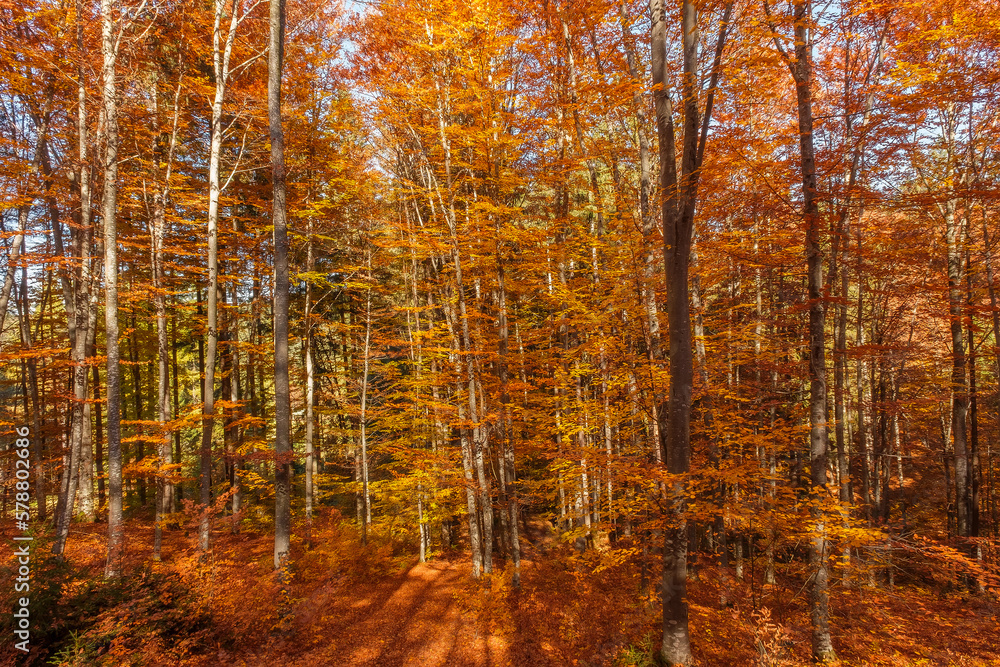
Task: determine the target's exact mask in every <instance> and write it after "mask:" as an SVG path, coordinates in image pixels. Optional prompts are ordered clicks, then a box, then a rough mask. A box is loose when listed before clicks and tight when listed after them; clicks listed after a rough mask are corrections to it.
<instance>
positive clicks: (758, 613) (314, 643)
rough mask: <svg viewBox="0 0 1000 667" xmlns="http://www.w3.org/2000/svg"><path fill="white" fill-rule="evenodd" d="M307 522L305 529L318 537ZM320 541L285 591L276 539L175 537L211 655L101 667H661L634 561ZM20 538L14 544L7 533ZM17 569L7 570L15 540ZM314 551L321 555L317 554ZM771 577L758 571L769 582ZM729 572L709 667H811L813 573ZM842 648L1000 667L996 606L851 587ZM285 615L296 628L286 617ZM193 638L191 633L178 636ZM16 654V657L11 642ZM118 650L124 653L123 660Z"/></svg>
mask: <svg viewBox="0 0 1000 667" xmlns="http://www.w3.org/2000/svg"><path fill="white" fill-rule="evenodd" d="M105 529H106V528H105V527H104V526H103V525H95V526H82V527H74V531H73V533H72V534H71V538H70V542H69V547H68V555H69V558H70V560H71V561H72V562H73V563H74V565H76V566H78V567H79V568H81V571H82V572H84V573H90V575H91V576H93V577H95V578H96V577H98V576H99V573H100V571H101V568H102V567H103V562H104V553H103V552H104V539H105V537H104V530H105ZM305 532H306V531H305V526H302V525H300V526H297V533H296V534H297V535H298V536H301V535H303V534H305ZM310 532H311V535H310V540H309V544H308V545H307V544H306V541H305V540H304V539H302V538H301V537H299V538H298V539H295V540H294V541H293V554H292V555H293V560H294V567H293V571H292V574H291V580H290V583H289V584H287V585H286V586H285V588H284V589H283V588H282V586H281V585H280V584H279V582H278V581H277V580H276V578H275V576H274V575H273V572H272V568H271V561H272V549H273V542H272V538H271V537H270V536H269V535H267V534H266V533H263V532H259V533H257V532H249V531H248V532H244V533H243V534H232V533H231V532H229V531H228V530H226V529H224V528H223V529H220V530H218V531H216V533H215V534H214V535H213V544H214V546H213V551H212V557H211V558H210V559H209V560H208V561H207V562H205V563H201V564H199V562H198V559H197V553H196V551H195V547H194V533H193V532H191V533H190V534H185V532H184V531H183V530H173V531H169V532H168V533H167V536H166V539H165V544H164V561H163V562H162V563H159V564H154V565H153V567H154V568H158V569H161V570H165V571H173V572H179V573H181V574H182V575H183V576H184V577H185V578H186V581H188V582H190V585H191V586H193V587H195V588H197V590H198V591H199V594H200V598H201V600H202V601H203V603H204V604H205V605H206V606H207V608H208V609H209V610H210V613H211V619H212V638H213V639H212V641H211V642H210V643H211V644H214V645H211V646H206V645H205V643H204V642H202V644H201V645H200V648H198V649H197V650H195V651H193V652H192V654H191V655H189V656H188V657H187V658H186V659H184V660H179V661H174V662H172V663H171V662H163V660H162V659H159V660H158V659H157V658H156V656H154V655H148V656H147V655H143V654H134V655H131V656H127V657H121V661H120V662H116V661H115V660H116V659H113V658H110V657H108V658H106V661H105V662H102V663H101V664H139V665H147V664H148V665H162V664H186V665H234V666H236V665H239V666H246V667H271V665H274V664H281V665H283V666H288V667H307V666H309V667H311V666H325V665H329V666H331V667H362V666H369V665H370V666H375V667H397V666H399V667H437V666H442V667H443V666H452V665H454V666H456V667H465V666H468V667H493V666H498V667H499V666H506V665H511V666H520V665H526V666H533V665H538V666H540V667H547V666H554V667H560V666H563V665H577V666H580V667H595V666H597V665H643V664H647V665H648V664H652V663H650V662H648V659H647V658H645V657H644V654H648V653H649V652H651V650H652V647H653V645H654V643H655V638H656V635H657V632H656V628H657V623H658V619H657V613H656V611H655V609H654V607H653V606H652V605H648V604H645V603H643V602H642V601H641V599H640V596H639V592H640V576H639V569H638V567H637V565H636V563H635V562H633V560H628V561H626V562H625V563H624V564H622V565H616V566H611V567H608V568H607V569H603V570H602V571H600V572H597V573H595V572H594V569H595V567H597V566H598V565H599V564H600V563H601V562H602V560H603V561H607V560H608V558H609V557H608V556H602V555H600V554H597V553H594V552H588V553H587V554H585V555H584V556H583V557H580V556H576V555H574V552H572V550H570V549H569V548H568V547H566V546H565V545H561V544H559V543H557V542H556V541H555V539H554V538H553V537H552V536H551V535H547V534H546V533H545V529H544V526H543V525H542V524H541V523H539V522H536V523H535V524H534V525H533V531H532V532H531V533H530V534H531V536H532V542H533V543H527V544H526V545H525V560H524V561H523V564H522V577H523V585H522V587H521V589H520V590H513V589H512V588H511V586H510V583H509V576H508V574H509V573H508V572H506V571H502V572H498V573H496V574H495V575H494V576H492V577H488V578H485V579H484V580H482V581H480V582H474V581H473V580H472V578H471V576H470V575H471V572H470V566H469V560H468V554H463V553H450V554H445V555H444V556H443V557H439V558H436V559H434V560H432V561H431V562H428V563H418V562H416V558H414V557H413V556H412V555H411V553H409V549H406V548H403V547H402V546H401V545H398V544H397V545H396V546H395V549H396V552H395V553H394V551H393V548H394V547H393V545H392V543H391V542H390V541H388V540H384V539H382V538H381V537H379V536H375V538H373V540H372V543H371V544H369V545H367V546H362V545H361V544H360V543H359V540H358V539H357V535H356V533H355V531H354V530H353V528H352V527H351V526H350V525H349V524H347V523H345V522H341V521H339V519H337V518H334V517H326V518H323V519H320V520H317V521H316V522H315V523H314V524H313V526H312V529H311V531H310ZM8 537H9V536H8ZM151 542H152V527H151V525H150V524H149V523H148V522H140V521H133V522H130V523H129V526H128V542H127V549H126V556H125V566H126V568H128V567H134V566H138V565H140V564H142V563H144V562H146V563H148V560H149V559H148V556H149V548H148V546H147V545H149V544H151ZM5 543H6V545H7V546H4V547H3V549H4V550H5V552H6V553H5V554H4V558H3V560H4V561H5V562H9V559H10V547H9V545H10V541H9V540H5ZM307 547H308V548H307ZM758 579H759V577H758ZM721 581H722V580H721V578H720V577H719V574H718V572H717V571H716V570H715V569H714V568H711V567H702V568H700V570H699V571H698V573H697V576H696V577H695V578H693V579H692V581H691V585H690V589H689V590H690V601H691V629H692V638H693V644H694V651H695V655H696V657H697V659H698V664H699V665H703V666H706V667H716V666H718V667H722V666H728V665H804V664H808V646H809V627H808V616H807V609H806V598H805V594H804V592H803V591H802V586H801V580H796V579H794V578H791V577H789V578H787V579H784V578H780V579H779V583H778V585H776V586H767V587H764V586H761V585H760V584H759V583H758V584H757V585H755V586H751V585H750V583H749V578H748V581H744V582H733V583H731V584H730V586H729V587H728V588H727V591H728V593H727V596H726V598H727V601H728V603H729V604H727V605H723V604H721V597H722V596H721V594H722V591H723V586H722V584H721V583H720V582H721ZM831 609H832V615H833V616H832V625H833V628H834V643H835V645H836V646H837V648H838V651H839V653H840V656H841V658H842V660H843V662H842V664H843V665H859V666H861V665H878V666H883V665H884V666H886V667H889V666H896V665H900V666H904V665H914V666H916V665H958V666H962V667H972V666H986V665H1000V624H998V616H997V614H998V607H997V605H996V603H995V601H990V600H987V599H985V598H982V597H970V596H967V595H966V596H963V595H961V594H960V593H955V594H941V593H938V592H935V591H934V590H929V589H926V588H918V587H915V586H912V585H910V586H898V587H895V588H893V589H887V588H886V587H885V586H877V587H862V588H852V589H845V588H843V587H839V586H837V587H835V588H834V589H833V594H832V600H831ZM282 616H284V620H281V618H282ZM176 639H178V640H179V639H180V638H176ZM0 648H2V650H3V651H4V652H5V653H7V655H5V656H3V660H6V661H7V663H6V664H13V663H12V662H11V658H10V653H9V650H10V649H9V645H4V646H2V647H0ZM109 655H110V654H109Z"/></svg>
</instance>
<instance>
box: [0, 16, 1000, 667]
mask: <svg viewBox="0 0 1000 667" xmlns="http://www.w3.org/2000/svg"><path fill="white" fill-rule="evenodd" d="M269 8H270V9H269ZM286 12H287V16H286ZM282 45H283V46H282ZM0 49H2V53H3V54H4V59H3V60H4V67H3V68H2V73H0V137H2V142H0V164H2V166H3V169H2V170H0V174H2V175H0V191H2V193H3V198H4V206H3V207H2V216H0V222H2V225H3V228H2V230H0V236H2V238H3V242H4V248H5V253H6V255H5V257H6V259H5V260H4V262H3V272H4V284H3V292H2V294H0V336H2V338H0V354H2V355H3V359H4V360H5V361H4V367H3V370H2V377H0V392H2V393H3V396H5V397H6V400H4V401H3V402H2V405H0V421H2V423H3V424H5V425H6V426H5V429H7V430H9V431H11V432H12V431H13V427H14V426H15V425H21V424H28V425H29V426H30V427H31V431H32V438H33V440H32V442H33V444H32V446H33V454H32V456H33V459H32V465H33V468H32V471H33V472H32V489H33V494H34V496H33V503H34V507H35V513H36V517H37V519H38V520H39V521H40V522H48V524H50V525H51V527H52V529H53V530H54V531H55V551H56V553H62V551H63V549H64V548H65V544H66V541H67V539H72V526H73V522H75V521H87V522H94V521H107V522H108V529H109V542H108V561H107V563H108V564H107V572H108V574H109V575H111V574H114V573H115V572H116V567H117V566H116V557H117V555H116V554H117V550H118V549H120V548H121V545H120V541H121V540H120V538H121V530H122V525H123V521H124V520H125V518H126V517H127V516H130V515H138V514H142V513H149V514H150V515H154V514H155V522H156V524H155V525H156V537H155V543H154V544H150V545H149V548H150V553H151V555H152V557H154V558H157V559H158V558H159V557H160V554H161V549H162V534H163V531H169V530H172V529H175V528H176V527H177V526H178V524H180V523H182V522H185V523H186V522H194V523H196V524H197V525H198V526H199V529H198V531H197V532H198V540H199V546H200V549H201V550H202V551H204V552H208V551H209V550H210V549H211V548H212V527H213V525H216V526H217V525H218V524H219V522H220V520H221V519H222V518H224V517H229V523H228V525H229V526H231V527H232V529H233V530H240V529H241V527H242V528H243V529H249V527H250V526H251V525H252V526H253V527H254V529H267V530H273V531H274V532H275V540H276V542H275V567H287V565H288V563H287V557H288V551H289V544H290V543H289V539H290V531H291V530H292V526H293V525H296V526H298V525H300V524H299V523H293V520H294V521H295V522H297V521H299V519H302V520H303V522H302V524H301V525H303V526H305V528H304V530H306V531H308V525H309V522H310V521H311V520H312V518H313V516H314V514H315V513H317V512H321V511H325V510H326V508H331V507H333V508H337V509H338V510H339V511H341V512H342V513H344V514H346V515H351V516H353V518H354V520H356V522H357V526H358V529H359V531H361V532H362V534H363V535H365V537H366V538H367V536H368V533H369V531H371V530H378V531H384V532H390V533H392V534H395V535H399V536H404V537H405V538H406V539H409V540H412V545H413V548H414V550H417V549H418V550H419V554H420V558H421V560H423V559H424V558H428V557H430V555H431V554H432V553H435V552H438V551H440V550H442V549H447V548H451V547H454V546H462V547H467V548H468V549H469V550H470V551H471V561H472V573H473V576H475V577H480V576H481V575H483V574H491V573H499V572H501V571H502V572H503V573H504V575H503V576H509V577H512V579H513V582H514V585H515V586H516V585H517V582H518V581H519V577H520V556H521V541H522V539H523V530H524V525H525V523H524V522H525V518H526V517H527V516H533V517H540V516H543V517H548V518H549V519H550V520H551V521H552V524H553V526H554V528H555V529H556V530H557V531H558V533H559V534H560V535H561V536H562V537H563V538H564V539H566V540H567V541H569V542H571V543H574V544H576V545H578V548H580V549H583V550H588V549H594V550H596V551H598V552H601V553H604V554H605V555H606V556H607V557H609V558H612V559H619V560H621V559H641V560H642V562H643V563H645V564H647V565H648V566H651V565H652V564H653V562H654V559H655V560H657V561H658V564H657V565H656V568H659V567H660V565H662V572H663V577H662V587H661V588H660V594H661V596H662V602H663V610H664V611H663V614H664V617H663V619H664V625H663V627H664V636H663V644H662V655H663V658H664V660H666V661H667V662H668V663H670V664H674V663H676V664H688V663H690V662H691V661H692V657H691V651H690V642H689V636H688V622H687V618H688V611H687V600H686V593H685V586H686V585H687V584H686V582H687V578H688V575H687V567H688V566H687V563H688V560H689V557H690V556H689V554H690V553H691V552H693V551H694V552H698V553H700V554H701V555H702V557H704V556H705V554H708V553H711V554H715V557H716V558H718V564H719V568H720V570H719V571H720V572H723V573H726V574H725V576H727V577H729V576H732V577H743V576H744V567H745V565H744V563H745V561H746V559H748V558H757V559H759V562H763V563H764V566H763V570H764V572H763V575H762V576H763V577H764V578H765V579H766V580H768V581H773V580H774V577H775V571H776V570H780V569H781V568H799V569H802V570H803V571H805V572H806V575H804V576H805V581H807V582H808V587H809V590H810V608H811V612H812V618H811V622H812V627H813V653H814V656H815V657H816V658H817V659H819V660H821V661H828V660H832V659H834V657H835V647H834V646H833V644H832V642H831V638H830V629H829V624H828V615H829V612H828V608H827V607H828V601H827V587H828V586H830V585H832V583H833V582H837V583H841V582H842V583H844V584H845V585H851V582H853V581H860V580H868V579H874V578H876V577H879V576H887V577H898V576H911V575H912V574H913V573H912V572H910V571H908V570H907V569H906V568H901V567H899V566H898V565H897V561H898V560H900V559H902V560H904V561H905V562H907V563H912V562H913V558H912V555H913V554H918V555H919V554H923V553H925V546H926V544H927V542H926V540H930V541H931V543H933V544H935V545H936V550H935V551H933V553H935V554H938V556H934V557H936V558H940V554H942V553H946V554H949V555H948V558H947V565H948V567H950V568H952V569H953V571H954V574H955V577H956V581H958V582H960V585H962V586H967V587H969V588H971V589H974V590H976V591H980V590H981V589H983V588H984V587H990V586H995V585H996V584H997V571H998V570H997V567H998V565H997V557H998V554H997V541H996V540H997V527H998V523H997V520H998V510H997V505H996V501H997V492H996V488H995V482H996V477H997V473H998V471H1000V465H998V461H996V460H995V459H996V455H995V450H996V449H997V444H996V443H997V441H998V438H1000V345H998V331H1000V305H998V304H997V290H998V289H1000V287H998V285H997V282H996V278H997V276H996V275H995V271H996V270H997V269H996V267H995V266H994V264H995V261H996V259H995V255H996V254H997V253H996V239H997V237H998V236H1000V228H998V226H997V220H998V216H997V213H998V211H1000V204H998V197H997V196H996V193H997V182H996V181H997V178H998V176H1000V161H998V148H1000V146H998V144H997V136H998V131H1000V126H998V123H1000V68H998V67H997V65H998V62H1000V9H998V7H997V5H996V4H995V3H993V2H989V1H987V0H971V1H966V2H955V1H954V0H927V1H925V2H921V3H900V2H889V1H886V2H881V1H879V0H864V1H862V0H839V1H838V2H832V3H824V4H822V5H820V4H816V5H813V4H812V3H811V2H809V0H798V1H789V2H784V1H777V0H776V1H774V2H771V1H770V0H752V1H745V0H736V1H733V2H724V1H721V0H720V1H704V2H694V1H693V0H681V1H673V0H672V1H670V2H667V1H666V0H650V1H649V4H648V5H646V4H643V3H633V2H628V1H626V0H620V1H615V2H610V1H609V0H583V1H579V2H560V1H553V2H549V1H548V0H546V1H544V2H534V1H532V0H529V1H528V2H519V3H517V2H504V1H503V0H469V1H466V2H454V1H453V0H423V1H420V2H417V1H415V0H399V1H398V2H385V1H383V0H373V1H372V2H369V3H364V4H362V5H348V6H339V5H335V4H330V3H323V2H316V1H315V0H289V2H288V6H287V10H286V8H285V7H284V2H278V1H277V0H272V2H271V3H270V5H269V4H268V3H264V2H262V1H261V0H214V2H211V3H190V2H175V3H170V2H165V1H164V2H156V1H152V0H123V1H120V2H115V3H113V2H111V1H110V0H102V2H100V3H95V2H84V1H83V0H76V2H75V4H73V3H67V2H59V3H54V2H51V1H50V0H28V1H27V2H18V3H12V2H5V3H3V4H2V5H0ZM2 462H3V466H2V472H0V481H2V484H3V501H2V502H3V509H4V512H5V513H6V512H9V511H12V509H13V508H12V502H13V500H12V499H13V488H14V482H13V480H14V477H13V458H11V457H5V458H4V459H3V460H2ZM804 545H805V546H804ZM921 557H926V558H931V557H932V556H930V555H926V556H921ZM918 560H919V559H918ZM796 571H798V570H796Z"/></svg>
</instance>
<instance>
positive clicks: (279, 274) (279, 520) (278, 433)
mask: <svg viewBox="0 0 1000 667" xmlns="http://www.w3.org/2000/svg"><path fill="white" fill-rule="evenodd" d="M269 4H270V42H269V48H268V57H267V118H268V126H269V131H270V138H271V174H272V185H273V188H272V190H273V193H274V194H273V196H274V202H273V214H272V220H273V223H274V421H275V440H274V454H275V463H274V466H275V469H274V567H275V569H279V568H284V567H285V562H286V561H287V559H288V552H289V548H290V545H291V520H292V507H291V454H292V442H291V424H290V421H291V408H290V402H289V400H290V399H289V390H288V222H287V215H286V207H285V135H284V131H283V130H282V127H281V70H282V66H283V64H284V55H285V54H284V47H285V0H270V3H269Z"/></svg>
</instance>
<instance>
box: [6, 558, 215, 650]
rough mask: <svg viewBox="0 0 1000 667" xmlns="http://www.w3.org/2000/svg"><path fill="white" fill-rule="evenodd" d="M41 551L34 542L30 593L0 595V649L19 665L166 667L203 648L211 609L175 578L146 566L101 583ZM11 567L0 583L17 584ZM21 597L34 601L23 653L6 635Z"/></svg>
mask: <svg viewBox="0 0 1000 667" xmlns="http://www.w3.org/2000/svg"><path fill="white" fill-rule="evenodd" d="M45 546H46V545H44V544H43V543H42V541H41V540H39V541H37V542H36V543H35V545H34V547H33V549H32V556H33V558H32V563H31V568H32V571H31V582H30V584H31V589H30V591H29V592H28V593H27V594H25V593H17V592H14V587H13V586H10V587H5V588H4V590H3V591H2V593H0V595H2V599H0V605H2V607H0V622H2V625H3V627H4V628H5V630H4V632H3V638H2V639H0V642H3V644H2V645H0V650H2V651H3V653H4V654H5V655H6V656H14V655H16V657H17V658H18V664H20V665H41V664H50V665H60V666H73V667H75V666H83V665H88V666H89V665H116V666H117V665H150V664H171V663H173V662H176V661H178V660H180V659H182V658H183V657H185V656H188V655H190V654H192V653H194V652H197V650H199V649H200V648H201V647H203V646H204V645H206V644H207V641H208V638H209V635H210V631H211V629H210V615H209V612H208V609H207V607H206V606H205V604H204V603H203V602H202V601H201V599H200V596H199V595H198V592H197V588H196V587H194V586H192V585H191V582H189V581H187V580H186V579H184V578H183V577H182V576H181V575H180V574H178V573H176V572H159V571H153V570H151V569H149V567H143V568H140V569H136V570H132V571H129V572H126V573H125V574H123V576H120V577H115V578H112V579H107V580H106V579H103V578H102V577H100V576H99V575H98V576H95V575H93V574H92V573H86V572H82V571H79V570H76V569H74V568H73V567H72V566H71V565H70V564H69V563H68V562H66V561H60V560H58V559H56V558H55V557H54V556H47V557H41V554H43V553H47V552H48V549H46V548H45ZM16 567H17V565H16V563H15V564H14V565H13V567H11V566H10V565H8V566H5V567H3V568H0V579H2V580H5V581H7V580H9V581H14V579H15V577H16V576H17V575H16V572H17V570H16ZM19 597H29V598H30V601H31V602H30V605H29V607H28V609H29V613H30V619H31V636H30V640H29V642H30V643H29V646H30V649H31V651H30V653H29V654H27V655H25V654H22V653H21V652H20V651H17V650H16V649H14V647H13V640H12V639H11V637H12V635H13V633H12V632H8V631H6V628H11V627H12V622H13V620H14V618H13V610H14V605H15V602H16V601H17V598H19ZM213 639H218V638H215V637H213ZM0 664H3V663H0Z"/></svg>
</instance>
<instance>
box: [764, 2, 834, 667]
mask: <svg viewBox="0 0 1000 667" xmlns="http://www.w3.org/2000/svg"><path fill="white" fill-rule="evenodd" d="M794 21H795V27H794V33H795V53H794V57H789V56H788V54H786V53H785V51H784V49H783V47H781V43H780V41H779V40H778V39H777V37H776V36H775V44H776V45H777V46H778V48H779V50H781V52H782V54H783V55H785V57H786V60H787V62H788V67H789V69H790V70H791V73H792V77H793V79H794V80H795V96H796V100H797V104H798V120H799V153H800V166H801V172H802V196H803V218H804V223H805V233H806V239H805V254H806V267H807V270H806V273H807V283H808V298H809V429H810V431H809V450H810V476H811V482H812V490H813V493H814V494H817V495H819V496H820V498H817V501H818V502H819V501H821V500H822V499H825V496H826V484H827V446H828V432H827V396H826V340H825V336H826V332H825V326H826V308H825V303H824V297H823V253H822V249H821V245H820V228H821V220H820V211H819V198H818V191H817V188H818V186H817V180H816V158H815V150H814V147H813V116H812V42H811V37H810V30H811V27H812V26H811V24H812V12H811V2H810V0H799V1H798V2H796V3H795V10H794ZM814 520H815V521H816V525H815V526H814V529H813V536H812V539H811V542H810V564H811V569H812V576H811V580H810V588H811V591H810V600H809V606H810V615H811V618H812V628H813V632H812V652H813V657H814V658H815V659H816V660H818V661H819V662H830V661H833V660H836V653H835V652H834V649H833V643H832V641H831V639H830V612H829V591H828V578H829V574H828V572H827V558H826V553H827V542H826V523H825V521H826V520H825V518H824V516H823V510H822V509H817V510H816V511H815V513H814Z"/></svg>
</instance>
